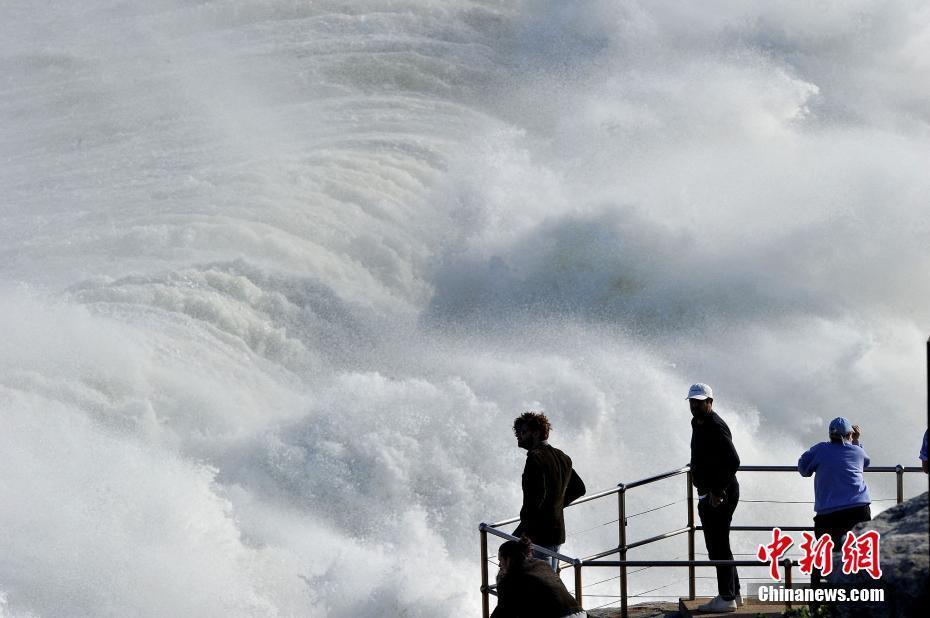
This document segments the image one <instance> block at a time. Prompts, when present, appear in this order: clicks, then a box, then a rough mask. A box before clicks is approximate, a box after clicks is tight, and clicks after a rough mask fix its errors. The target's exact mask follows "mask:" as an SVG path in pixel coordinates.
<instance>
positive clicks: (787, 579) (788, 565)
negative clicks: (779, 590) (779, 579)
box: [782, 558, 791, 609]
mask: <svg viewBox="0 0 930 618" xmlns="http://www.w3.org/2000/svg"><path fill="white" fill-rule="evenodd" d="M782 564H784V565H785V588H788V589H791V559H790V558H785V559H784V561H783V562H782ZM786 605H787V607H788V609H791V597H790V596H789V597H788V602H787V604H786Z"/></svg>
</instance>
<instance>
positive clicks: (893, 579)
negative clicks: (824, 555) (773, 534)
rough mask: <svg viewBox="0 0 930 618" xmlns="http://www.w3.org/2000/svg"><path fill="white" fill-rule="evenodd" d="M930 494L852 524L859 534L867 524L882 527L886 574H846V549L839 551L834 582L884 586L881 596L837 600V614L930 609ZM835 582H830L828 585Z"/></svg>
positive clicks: (922, 612) (901, 613)
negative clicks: (843, 555) (873, 599)
mask: <svg viewBox="0 0 930 618" xmlns="http://www.w3.org/2000/svg"><path fill="white" fill-rule="evenodd" d="M927 528H928V525H927V494H926V493H924V494H923V495H920V496H917V497H915V498H912V499H911V500H908V501H907V502H904V503H902V504H898V505H896V506H894V507H892V508H890V509H888V510H887V511H884V512H882V513H880V514H879V515H877V516H876V517H875V518H874V519H873V520H872V521H869V522H865V523H862V524H859V525H858V526H856V527H855V528H854V529H853V532H854V533H855V534H856V535H859V534H861V533H863V532H865V531H867V530H876V531H878V532H879V533H881V544H880V561H881V568H882V577H881V579H879V580H877V581H876V580H874V579H872V577H871V576H870V575H869V574H868V573H865V572H859V573H853V574H849V575H846V574H844V573H843V570H842V567H841V565H842V560H841V559H840V558H841V554H837V555H834V565H835V567H834V571H833V572H832V573H831V574H830V575H829V576H827V578H826V579H827V581H828V582H830V584H837V585H842V586H843V587H856V588H875V587H881V588H883V589H884V590H885V599H884V601H882V602H868V603H863V602H858V603H851V602H846V603H836V604H835V606H834V607H832V608H831V610H832V611H831V612H830V613H832V614H833V615H835V616H841V617H843V618H845V617H847V616H848V617H859V616H921V617H925V616H928V615H930V596H928V595H930V592H928V591H930V546H928V536H927V531H928V530H927ZM830 584H826V585H827V586H829V585H830Z"/></svg>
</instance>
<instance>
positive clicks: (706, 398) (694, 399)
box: [685, 382, 714, 420]
mask: <svg viewBox="0 0 930 618" xmlns="http://www.w3.org/2000/svg"><path fill="white" fill-rule="evenodd" d="M685 399H687V400H688V405H689V406H691V416H693V417H694V418H696V419H698V420H701V419H703V418H704V417H706V416H707V415H708V414H710V413H711V411H712V410H713V409H714V391H713V390H711V388H710V387H709V386H707V385H706V384H702V383H700V382H698V383H697V384H692V385H691V388H689V389H688V396H687V397H685Z"/></svg>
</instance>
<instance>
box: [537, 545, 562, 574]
mask: <svg viewBox="0 0 930 618" xmlns="http://www.w3.org/2000/svg"><path fill="white" fill-rule="evenodd" d="M537 545H539V546H540V547H545V548H546V549H548V550H549V551H554V552H558V551H559V548H560V547H562V545H542V544H540V543H537ZM533 557H534V558H539V559H540V560H546V561H548V562H549V566H551V567H552V570H553V571H555V572H556V573H558V572H559V559H558V558H553V557H552V556H548V555H546V554H544V553H542V552H537V551H536V550H535V549H534V550H533Z"/></svg>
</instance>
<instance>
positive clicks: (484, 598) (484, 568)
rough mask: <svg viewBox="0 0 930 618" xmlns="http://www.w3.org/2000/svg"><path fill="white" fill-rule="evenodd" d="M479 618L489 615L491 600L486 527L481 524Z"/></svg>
mask: <svg viewBox="0 0 930 618" xmlns="http://www.w3.org/2000/svg"><path fill="white" fill-rule="evenodd" d="M479 530H481V616H482V617H483V618H489V616H490V615H491V599H490V594H489V593H488V531H487V525H486V524H481V526H480V527H479Z"/></svg>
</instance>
